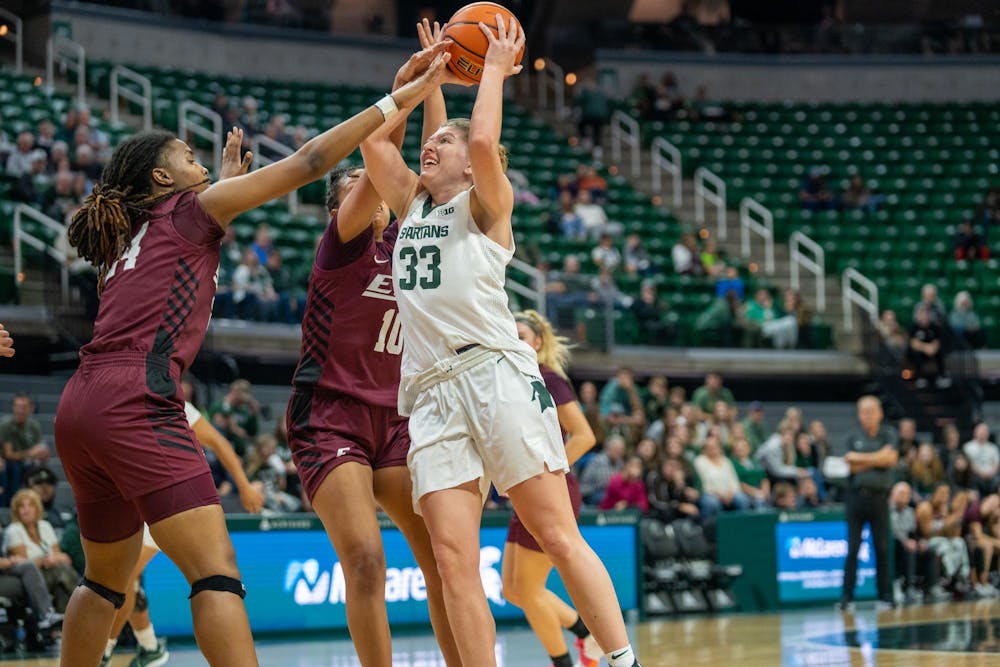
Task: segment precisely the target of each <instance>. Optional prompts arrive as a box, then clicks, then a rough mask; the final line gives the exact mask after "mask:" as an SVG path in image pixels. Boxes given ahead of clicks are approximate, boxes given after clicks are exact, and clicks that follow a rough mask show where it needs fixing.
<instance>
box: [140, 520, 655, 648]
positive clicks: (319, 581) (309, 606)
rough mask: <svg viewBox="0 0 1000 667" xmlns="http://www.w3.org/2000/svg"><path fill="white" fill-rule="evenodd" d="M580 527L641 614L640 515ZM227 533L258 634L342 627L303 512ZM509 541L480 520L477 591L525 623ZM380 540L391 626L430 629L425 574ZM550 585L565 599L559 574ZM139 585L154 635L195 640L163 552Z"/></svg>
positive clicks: (392, 534) (324, 558) (323, 551)
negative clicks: (508, 558)
mask: <svg viewBox="0 0 1000 667" xmlns="http://www.w3.org/2000/svg"><path fill="white" fill-rule="evenodd" d="M583 523H584V525H581V531H582V532H583V536H584V538H585V539H586V540H587V541H588V542H589V543H590V545H591V546H592V547H593V548H594V550H595V551H596V552H597V555H598V556H599V557H600V558H601V559H602V560H603V561H604V564H605V566H606V567H607V568H608V571H609V572H610V574H611V577H612V579H613V580H614V582H615V587H616V589H617V591H618V597H619V600H620V602H621V605H622V608H623V609H626V610H629V609H637V608H638V605H639V592H638V578H639V571H638V569H637V568H638V557H639V554H638V553H637V548H638V547H637V530H638V525H637V524H638V518H637V513H631V512H628V513H622V514H621V515H615V514H614V513H600V514H596V515H594V517H592V519H591V520H590V521H584V522H583ZM588 524H589V525H588ZM230 532H231V536H232V539H233V545H234V546H235V548H236V558H237V561H238V563H239V567H240V572H241V573H242V576H243V581H244V584H245V585H246V588H247V598H246V605H247V610H248V612H249V615H250V624H251V626H252V627H253V629H254V631H256V632H275V631H298V630H310V629H345V630H346V628H347V617H346V612H345V607H344V597H345V593H346V587H345V584H344V574H343V568H342V567H341V565H340V562H339V560H338V559H337V555H336V554H335V553H334V551H333V548H332V547H331V546H330V542H329V539H328V537H327V535H326V532H325V531H324V530H323V527H322V525H321V524H320V522H319V521H318V520H317V519H315V518H314V517H311V516H308V515H303V516H301V517H296V516H289V515H285V516H282V517H280V518H274V517H264V518H260V517H257V518H245V519H236V520H235V521H234V520H230ZM506 537H507V528H506V521H505V520H504V518H497V517H493V520H492V521H487V520H484V527H483V528H482V529H481V530H480V561H479V567H480V574H481V578H482V582H483V589H484V590H485V591H486V596H487V598H488V599H489V601H490V608H491V609H492V611H493V614H494V615H495V616H496V618H498V619H514V618H523V614H522V613H521V610H520V609H518V608H517V607H515V606H513V605H511V604H509V603H508V602H507V601H506V600H504V598H503V590H502V589H503V586H502V580H501V563H502V556H503V547H504V541H505V539H506ZM382 540H383V542H384V545H385V552H386V567H387V571H386V586H385V599H386V605H387V608H388V613H389V622H390V623H391V624H393V625H405V624H426V625H428V627H429V626H430V619H429V616H428V614H427V591H426V588H425V586H424V576H423V573H422V572H421V571H420V569H419V568H418V567H417V566H416V562H415V561H414V559H413V555H412V554H411V553H410V550H409V548H408V547H407V545H406V541H405V540H404V539H403V535H402V533H400V532H399V531H398V530H396V529H395V528H394V527H392V524H391V523H388V522H384V523H383V529H382ZM549 584H550V588H551V589H552V590H553V591H555V592H556V593H557V594H558V595H560V596H562V597H563V598H565V599H568V596H567V595H566V591H565V588H564V587H563V585H562V582H561V580H560V579H559V577H558V575H557V574H556V573H555V572H553V574H552V576H551V577H550V579H549ZM144 586H145V589H146V595H147V596H148V597H149V604H150V613H151V614H152V617H153V622H154V623H155V625H156V629H157V631H158V632H161V633H163V634H165V635H175V636H176V635H191V634H193V633H192V629H191V612H190V606H189V602H188V599H187V595H188V592H189V590H190V587H189V586H188V585H187V583H186V582H185V581H184V578H183V577H182V576H181V573H180V572H179V571H178V570H177V568H176V567H174V565H173V564H172V563H171V562H170V561H169V560H168V559H167V558H166V557H165V556H164V555H163V554H160V555H158V556H156V558H154V559H153V561H152V562H151V563H150V564H149V566H148V567H147V568H146V574H145V579H144Z"/></svg>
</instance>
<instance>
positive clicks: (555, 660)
mask: <svg viewBox="0 0 1000 667" xmlns="http://www.w3.org/2000/svg"><path fill="white" fill-rule="evenodd" d="M549 657H550V658H552V667H573V658H571V657H569V653H563V654H562V655H550V656H549Z"/></svg>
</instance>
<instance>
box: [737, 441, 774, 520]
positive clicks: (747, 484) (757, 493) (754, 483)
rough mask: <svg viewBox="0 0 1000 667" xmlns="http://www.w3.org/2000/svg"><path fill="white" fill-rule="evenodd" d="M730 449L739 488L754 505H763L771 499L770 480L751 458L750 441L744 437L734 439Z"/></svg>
mask: <svg viewBox="0 0 1000 667" xmlns="http://www.w3.org/2000/svg"><path fill="white" fill-rule="evenodd" d="M732 451H733V454H732V456H731V457H730V458H731V460H732V462H733V468H734V469H735V470H736V476H737V477H738V478H739V480H740V488H741V489H742V490H743V493H745V494H746V495H747V497H749V498H750V502H751V504H752V505H753V506H754V507H764V506H765V505H767V504H768V503H769V502H770V499H771V481H770V480H769V479H768V478H767V471H766V470H764V468H763V467H761V465H760V464H759V463H757V461H755V460H754V459H753V456H752V450H751V447H750V442H749V441H747V439H746V438H736V439H734V440H733V446H732Z"/></svg>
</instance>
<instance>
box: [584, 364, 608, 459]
mask: <svg viewBox="0 0 1000 667" xmlns="http://www.w3.org/2000/svg"><path fill="white" fill-rule="evenodd" d="M580 409H581V410H583V416H584V417H586V418H587V424H589V425H590V430H591V431H593V432H594V437H595V438H597V442H604V440H605V438H606V437H607V433H606V431H607V429H606V428H605V426H606V425H605V422H604V418H603V417H602V416H601V404H600V401H599V399H598V393H597V386H596V385H595V384H594V383H593V382H584V383H583V384H581V385H580ZM586 457H587V455H584V458H586ZM581 460H582V459H581Z"/></svg>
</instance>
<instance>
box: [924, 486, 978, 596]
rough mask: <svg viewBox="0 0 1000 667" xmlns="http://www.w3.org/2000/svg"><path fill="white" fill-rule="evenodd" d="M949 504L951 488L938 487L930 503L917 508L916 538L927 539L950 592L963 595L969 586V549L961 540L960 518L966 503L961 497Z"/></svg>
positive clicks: (926, 502) (961, 495)
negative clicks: (939, 560)
mask: <svg viewBox="0 0 1000 667" xmlns="http://www.w3.org/2000/svg"><path fill="white" fill-rule="evenodd" d="M960 498H961V499H962V501H961V502H954V503H953V502H951V488H950V487H949V486H948V485H947V484H940V485H938V487H937V488H935V489H934V492H933V494H932V495H931V498H930V500H925V501H923V502H921V503H920V504H918V505H917V510H916V517H917V535H918V536H919V537H920V538H922V539H925V540H927V544H928V547H929V548H930V550H931V551H933V552H934V553H935V554H937V555H938V556H939V557H940V558H941V566H942V570H943V571H944V574H945V576H946V577H948V579H949V580H950V581H949V584H950V587H951V589H952V590H953V591H958V592H964V591H965V590H968V585H969V574H970V564H969V549H968V547H966V545H965V540H963V539H962V537H961V534H962V518H963V516H964V514H965V509H966V505H967V503H966V502H965V501H964V494H959V495H958V496H957V497H956V501H958V500H959V499H960Z"/></svg>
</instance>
